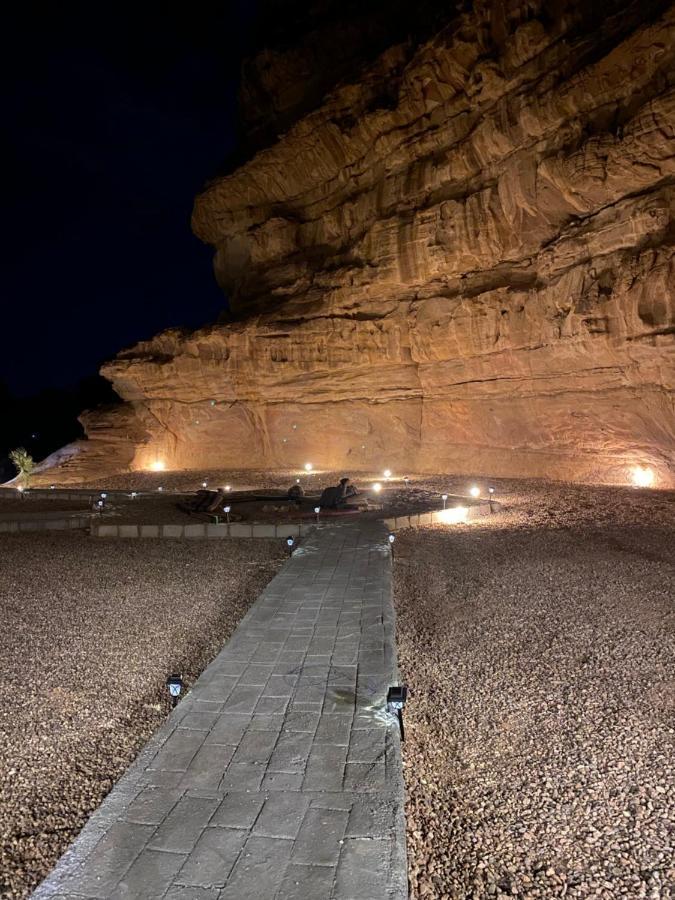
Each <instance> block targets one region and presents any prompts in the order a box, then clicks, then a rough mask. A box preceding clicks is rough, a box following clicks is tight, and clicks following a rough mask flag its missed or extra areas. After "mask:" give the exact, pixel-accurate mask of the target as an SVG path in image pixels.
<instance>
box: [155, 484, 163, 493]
mask: <svg viewBox="0 0 675 900" xmlns="http://www.w3.org/2000/svg"><path fill="white" fill-rule="evenodd" d="M157 490H158V491H159V492H160V494H161V492H162V491H163V490H164V488H163V487H162V485H161V484H160V486H159V487H158V488H157Z"/></svg>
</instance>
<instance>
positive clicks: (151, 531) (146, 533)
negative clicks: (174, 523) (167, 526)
mask: <svg viewBox="0 0 675 900" xmlns="http://www.w3.org/2000/svg"><path fill="white" fill-rule="evenodd" d="M141 537H144V538H156V537H159V525H141Z"/></svg>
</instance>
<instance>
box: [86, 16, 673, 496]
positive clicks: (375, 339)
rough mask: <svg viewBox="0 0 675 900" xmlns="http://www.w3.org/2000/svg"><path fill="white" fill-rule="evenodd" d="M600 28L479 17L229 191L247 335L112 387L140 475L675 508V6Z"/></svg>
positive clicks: (376, 82) (307, 128)
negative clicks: (386, 486) (420, 481)
mask: <svg viewBox="0 0 675 900" xmlns="http://www.w3.org/2000/svg"><path fill="white" fill-rule="evenodd" d="M537 5H538V6H539V12H538V13H537V12H536V10H535V7H536V6H537ZM588 5H589V4H585V3H582V2H572V0H570V2H568V3H562V4H559V5H558V13H557V18H556V17H552V14H551V7H552V6H553V4H550V3H544V2H541V3H539V4H537V3H518V2H514V3H509V4H508V13H507V12H506V11H505V8H504V7H505V6H506V4H503V3H498V2H485V0H484V2H478V3H476V4H474V10H473V12H471V13H466V14H461V15H458V16H457V18H455V20H454V21H452V22H449V23H448V24H447V26H446V27H445V28H443V29H442V30H440V31H438V32H437V33H436V34H435V36H434V37H433V38H432V39H431V40H429V41H428V42H427V43H425V44H422V45H419V46H417V47H411V46H409V45H399V46H395V47H391V48H389V49H388V50H387V51H385V52H384V53H383V54H381V55H380V56H379V57H378V58H377V59H375V60H374V61H373V62H372V64H371V65H370V66H369V67H367V68H365V69H364V70H363V71H362V72H361V74H360V76H359V78H358V80H355V81H353V82H352V83H347V84H343V85H342V86H341V87H338V88H336V89H334V90H333V92H332V93H330V94H329V95H328V96H326V97H325V98H324V100H323V102H322V104H321V105H319V106H318V107H317V108H315V109H314V111H312V112H311V113H309V114H306V115H305V116H304V117H303V118H301V119H300V120H299V121H297V122H296V123H295V125H293V127H291V128H290V130H288V131H287V133H286V134H284V135H283V136H282V137H280V138H279V139H278V140H277V142H276V143H275V144H273V145H272V146H270V147H269V148H268V149H265V150H263V151H260V152H259V153H258V154H257V155H256V156H254V157H253V158H252V159H251V160H250V161H249V162H248V163H246V164H245V165H243V166H242V167H241V168H239V169H238V170H236V171H234V172H233V173H232V174H230V175H229V176H226V177H222V178H219V179H218V180H216V181H215V182H213V183H212V184H211V185H210V186H209V187H208V188H207V189H206V190H205V191H204V193H203V194H201V195H200V196H199V197H198V198H197V201H196V204H195V210H194V217H193V228H194V231H195V233H196V234H197V235H198V236H199V237H200V238H202V239H203V240H204V241H207V242H209V243H210V244H212V245H213V246H214V248H215V271H216V276H217V278H218V280H219V282H220V283H221V284H222V286H223V287H224V289H226V290H227V292H228V294H229V296H230V297H231V298H232V309H233V312H234V317H235V320H234V321H233V322H232V323H230V324H223V325H219V326H215V327H211V328H208V329H204V330H202V331H198V332H195V333H178V332H167V333H164V334H161V335H159V336H158V337H156V338H154V339H153V340H151V341H148V342H145V343H142V344H139V345H137V346H136V347H134V348H132V349H131V350H129V351H125V352H123V353H121V354H120V355H119V356H118V358H117V359H115V360H114V361H113V362H111V363H109V364H108V365H106V366H105V367H104V368H103V374H104V375H105V376H106V377H107V378H109V379H111V380H112V382H113V385H114V387H115V390H116V391H117V392H118V393H119V394H120V396H122V397H123V398H124V399H125V400H127V401H128V405H127V406H126V408H125V412H124V415H126V416H127V417H128V416H129V415H131V414H132V418H133V420H134V423H135V424H134V431H135V436H134V437H133V439H132V440H130V442H129V444H128V447H127V454H128V460H127V463H126V464H128V465H130V466H132V467H145V466H148V465H149V464H150V463H151V462H152V461H153V460H155V459H157V458H161V459H163V460H166V463H167V465H168V466H170V467H183V466H186V467H200V466H209V467H214V466H223V467H230V466H232V467H254V466H255V467H258V466H275V467H285V466H290V467H297V466H300V465H301V464H302V463H303V462H304V461H305V460H306V459H310V460H312V461H313V462H314V465H315V466H317V467H319V468H329V467H330V468H337V469H344V470H351V471H354V470H357V469H359V468H372V467H373V466H374V467H377V468H380V467H381V466H382V465H383V464H385V463H386V464H387V465H390V466H391V467H392V468H395V469H397V470H398V471H399V472H400V471H401V470H402V469H409V470H415V471H425V470H426V471H435V472H437V471H443V470H448V471H460V472H461V471H465V472H484V473H491V474H494V475H500V474H502V475H523V476H539V475H547V476H550V477H553V478H572V479H596V480H604V481H614V480H625V476H626V471H627V467H628V466H629V465H632V464H638V463H640V464H647V465H650V466H653V467H654V468H655V470H656V472H657V474H658V477H659V480H660V483H661V484H667V483H670V484H672V483H673V473H674V472H675V449H674V448H675V403H674V394H673V387H674V382H675V262H674V256H673V243H674V238H675V224H674V222H675V215H674V211H675V5H673V4H670V5H669V4H663V3H660V4H659V3H649V2H644V3H641V4H634V3H626V2H623V3H621V2H617V3H614V4H612V3H609V4H608V6H607V8H606V10H605V12H604V16H603V18H602V21H601V22H591V21H586V20H585V19H584V16H585V15H586V14H587V12H586V7H587V6H588ZM560 10H564V11H562V12H561V11H560ZM600 26H601V27H600ZM273 105H274V104H273V103H270V107H273ZM95 423H96V419H95V417H94V420H92V421H91V424H89V423H88V427H93V428H95ZM139 432H142V434H143V437H142V438H141V439H140V440H139V439H138V436H137V435H138V433H139ZM120 434H121V430H120ZM105 439H106V440H107V439H108V438H107V437H105ZM94 443H95V442H94ZM99 446H102V444H100V443H99ZM119 453H120V451H119V446H118V457H117V459H119V458H120V457H119ZM81 457H83V458H86V453H85V454H81Z"/></svg>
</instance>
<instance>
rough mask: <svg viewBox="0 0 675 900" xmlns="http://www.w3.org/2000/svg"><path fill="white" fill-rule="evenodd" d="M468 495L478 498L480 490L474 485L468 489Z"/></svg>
mask: <svg viewBox="0 0 675 900" xmlns="http://www.w3.org/2000/svg"><path fill="white" fill-rule="evenodd" d="M469 493H470V494H471V496H472V497H480V488H479V487H477V486H476V485H475V484H474V485H472V486H471V488H470V489H469Z"/></svg>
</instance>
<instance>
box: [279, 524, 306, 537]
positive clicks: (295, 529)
mask: <svg viewBox="0 0 675 900" xmlns="http://www.w3.org/2000/svg"><path fill="white" fill-rule="evenodd" d="M276 536H277V537H278V538H287V537H299V536H300V525H298V524H297V523H293V522H289V523H288V525H277V528H276Z"/></svg>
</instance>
